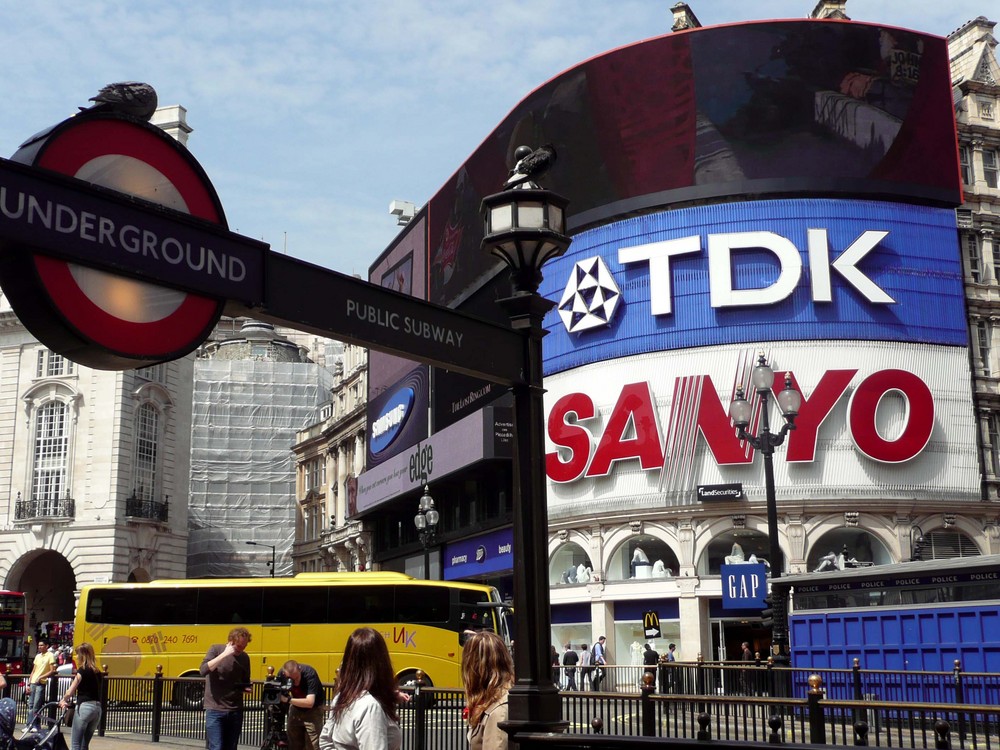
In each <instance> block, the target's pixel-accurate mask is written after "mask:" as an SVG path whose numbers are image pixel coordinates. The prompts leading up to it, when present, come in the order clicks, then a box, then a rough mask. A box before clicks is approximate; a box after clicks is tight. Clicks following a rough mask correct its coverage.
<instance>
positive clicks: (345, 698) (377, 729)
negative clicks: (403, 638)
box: [319, 628, 403, 750]
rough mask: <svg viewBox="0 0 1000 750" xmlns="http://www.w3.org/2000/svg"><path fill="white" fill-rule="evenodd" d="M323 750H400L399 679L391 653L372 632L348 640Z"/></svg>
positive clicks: (323, 735)
mask: <svg viewBox="0 0 1000 750" xmlns="http://www.w3.org/2000/svg"><path fill="white" fill-rule="evenodd" d="M328 716H329V717H328V718H327V720H326V723H325V724H324V725H323V731H322V733H321V734H320V737H319V746H320V750H399V748H400V746H401V745H402V743H403V738H402V735H401V734H400V731H399V716H398V715H397V713H396V675H395V674H394V672H393V669H392V660H391V659H390V658H389V648H388V647H387V646H386V645H385V640H384V639H383V638H382V635H381V634H380V633H379V632H378V631H377V630H374V629H373V628H358V629H357V630H355V631H354V632H353V633H351V635H350V637H349V638H348V639H347V645H346V646H345V647H344V660H343V661H342V662H341V664H340V674H339V675H338V677H337V683H336V685H335V687H334V694H333V702H332V704H331V710H330V712H329V715H328Z"/></svg>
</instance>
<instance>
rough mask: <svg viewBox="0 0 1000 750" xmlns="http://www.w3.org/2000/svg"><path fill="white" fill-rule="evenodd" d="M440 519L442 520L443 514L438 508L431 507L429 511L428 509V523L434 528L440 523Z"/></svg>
mask: <svg viewBox="0 0 1000 750" xmlns="http://www.w3.org/2000/svg"><path fill="white" fill-rule="evenodd" d="M440 520H441V515H440V514H439V513H438V512H437V511H436V510H434V508H431V509H430V510H429V511H427V525H428V526H430V527H431V528H432V529H433V528H434V527H435V526H437V525H438V521H440Z"/></svg>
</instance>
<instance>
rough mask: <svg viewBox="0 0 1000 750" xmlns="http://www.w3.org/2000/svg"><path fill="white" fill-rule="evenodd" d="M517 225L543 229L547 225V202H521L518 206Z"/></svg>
mask: <svg viewBox="0 0 1000 750" xmlns="http://www.w3.org/2000/svg"><path fill="white" fill-rule="evenodd" d="M517 226H518V227H519V228H521V229H543V228H544V227H545V204H544V203H536V202H534V201H532V202H531V203H519V204H518V206H517Z"/></svg>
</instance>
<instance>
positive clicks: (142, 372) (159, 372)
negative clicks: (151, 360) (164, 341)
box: [135, 362, 167, 385]
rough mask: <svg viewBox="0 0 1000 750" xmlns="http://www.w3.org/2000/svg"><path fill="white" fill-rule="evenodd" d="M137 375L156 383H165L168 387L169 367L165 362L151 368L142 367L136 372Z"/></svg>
mask: <svg viewBox="0 0 1000 750" xmlns="http://www.w3.org/2000/svg"><path fill="white" fill-rule="evenodd" d="M135 374H136V375H138V376H139V377H140V378H144V379H146V380H152V381H153V382H154V383H163V384H164V385H166V382H167V365H166V363H165V362H161V363H160V364H158V365H151V366H149V367H140V368H139V369H138V370H136V371H135Z"/></svg>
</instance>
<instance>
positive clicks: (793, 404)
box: [729, 352, 802, 666]
mask: <svg viewBox="0 0 1000 750" xmlns="http://www.w3.org/2000/svg"><path fill="white" fill-rule="evenodd" d="M750 382H751V385H752V386H753V389H754V391H755V392H756V394H757V396H758V398H759V399H760V426H759V430H758V432H757V434H756V435H751V434H750V433H748V432H747V431H746V428H747V427H749V426H750V420H751V419H752V417H753V412H754V406H753V405H752V404H751V403H750V402H749V401H747V399H746V398H745V397H744V395H743V386H742V385H739V386H737V388H736V398H734V399H733V402H732V403H731V404H730V405H729V416H730V418H731V419H732V420H733V424H734V425H735V426H736V429H737V430H739V437H740V440H745V441H747V442H748V443H750V445H752V446H753V448H754V450H756V451H759V452H760V453H761V455H763V456H764V491H765V493H766V497H767V537H768V544H769V552H768V554H769V557H770V560H769V563H770V566H771V567H770V571H771V596H772V602H773V605H772V606H773V610H774V621H773V623H772V625H771V654H772V656H773V657H774V663H775V664H777V665H779V666H787V665H788V663H789V656H788V618H787V611H788V610H787V606H786V605H787V601H786V598H785V597H784V596H780V595H778V594H777V593H776V592H775V590H774V579H776V578H779V577H780V576H781V567H782V556H781V545H780V544H778V501H777V498H776V497H775V492H774V458H773V457H774V449H775V448H776V447H777V446H779V445H781V444H782V443H783V442H785V435H787V434H788V431H789V430H794V429H795V417H796V416H797V415H798V413H799V408H800V407H801V406H802V394H801V393H799V392H798V391H797V390H795V388H793V387H792V379H791V377H790V376H789V375H788V373H785V388H784V390H782V391H781V393H779V394H778V395H777V397H776V401H777V402H778V408H779V409H781V415H782V416H783V417H784V419H785V423H784V424H783V425H782V426H781V429H780V430H779V431H778V432H776V433H775V432H771V423H770V420H769V415H768V408H769V402H770V398H771V396H772V388H773V386H774V371H773V370H772V369H771V368H770V367H769V366H768V364H767V359H766V358H765V357H764V352H761V353H760V355H759V356H758V358H757V364H756V366H755V367H754V368H753V372H751V374H750Z"/></svg>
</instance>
